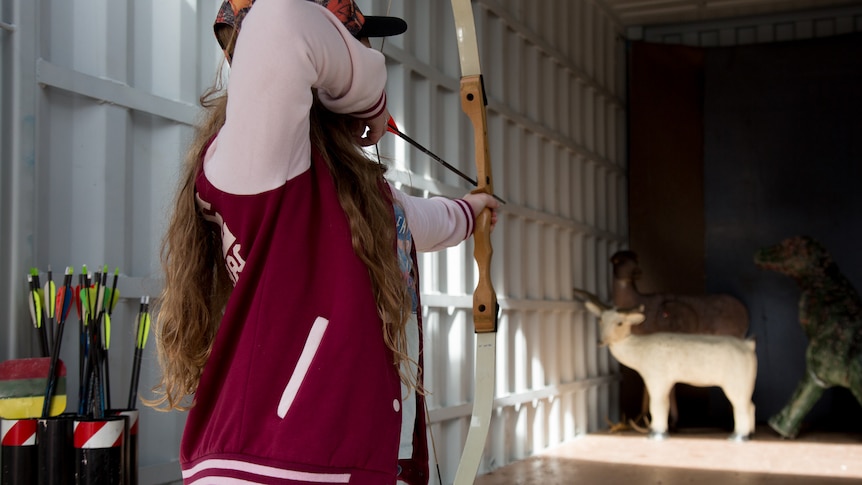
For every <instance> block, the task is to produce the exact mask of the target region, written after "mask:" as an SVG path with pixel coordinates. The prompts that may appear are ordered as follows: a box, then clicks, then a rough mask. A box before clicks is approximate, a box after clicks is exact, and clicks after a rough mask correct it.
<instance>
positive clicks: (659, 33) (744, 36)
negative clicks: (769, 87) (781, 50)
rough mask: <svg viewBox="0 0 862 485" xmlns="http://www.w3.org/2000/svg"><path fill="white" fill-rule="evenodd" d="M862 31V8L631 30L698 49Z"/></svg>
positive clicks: (635, 37) (635, 34)
mask: <svg viewBox="0 0 862 485" xmlns="http://www.w3.org/2000/svg"><path fill="white" fill-rule="evenodd" d="M860 31H862V6H859V5H851V6H847V7H833V8H825V9H820V10H804V11H798V12H787V13H784V14H780V15H778V14H773V15H760V16H755V17H745V18H732V19H726V20H713V21H703V22H690V23H685V24H671V25H657V26H648V27H630V28H629V29H627V31H626V34H627V36H628V38H629V39H632V40H645V41H648V42H657V43H663V44H684V45H690V46H696V47H730V46H734V45H746V44H758V43H762V42H783V41H791V40H804V39H812V38H817V37H829V36H832V35H841V34H849V33H852V32H860Z"/></svg>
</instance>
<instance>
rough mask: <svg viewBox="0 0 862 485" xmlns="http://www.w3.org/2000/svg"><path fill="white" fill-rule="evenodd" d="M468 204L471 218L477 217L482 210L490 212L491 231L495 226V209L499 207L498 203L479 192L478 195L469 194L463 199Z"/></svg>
mask: <svg viewBox="0 0 862 485" xmlns="http://www.w3.org/2000/svg"><path fill="white" fill-rule="evenodd" d="M463 199H464V200H465V201H467V203H468V204H470V208H472V209H473V217H474V218H475V217H478V216H479V213H480V212H482V210H483V209H490V210H491V231H493V230H494V226H495V225H497V207H500V202H499V201H498V200H497V199H495V198H494V197H492V196H491V195H489V194H486V193H484V192H480V193H478V194H474V193H469V194H467V195H465V196H464V197H463Z"/></svg>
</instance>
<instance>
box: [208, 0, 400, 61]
mask: <svg viewBox="0 0 862 485" xmlns="http://www.w3.org/2000/svg"><path fill="white" fill-rule="evenodd" d="M309 1H313V2H315V3H317V4H318V5H321V6H323V7H326V8H327V9H328V10H329V11H330V12H332V13H333V14H335V16H336V17H337V18H338V19H339V20H341V23H342V24H344V27H345V28H347V30H348V31H349V32H350V33H351V34H353V36H354V37H356V38H357V39H359V38H363V37H388V36H391V35H399V34H403V33H404V32H405V31H406V30H407V22H405V21H404V20H402V19H400V18H398V17H386V16H383V17H381V16H372V15H363V14H362V11H360V10H359V7H358V6H357V5H356V2H354V1H353V0H309ZM254 2H255V0H224V2H223V3H222V5H221V8H219V11H218V14H217V15H216V19H215V23H214V24H213V29H214V30H215V32H216V39H217V40H218V42H219V45H220V46H221V48H222V49H225V48H226V45H225V43H224V40H223V38H222V37H220V36H219V35H218V32H219V30H220V29H223V28H225V27H228V28H231V29H236V30H237V32H239V30H240V26H241V24H242V20H243V19H244V18H245V16H246V14H248V11H249V10H251V7H252V6H253V5H254Z"/></svg>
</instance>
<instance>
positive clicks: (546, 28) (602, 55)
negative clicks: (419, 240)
mask: <svg viewBox="0 0 862 485" xmlns="http://www.w3.org/2000/svg"><path fill="white" fill-rule="evenodd" d="M219 3H220V2H219V1H217V0H197V1H196V0H186V1H181V2H167V3H165V2H159V1H158V0H148V1H143V0H135V1H133V0H123V1H117V0H77V1H76V2H74V5H73V4H72V3H69V2H64V1H58V0H41V1H39V2H27V1H25V0H17V1H12V2H4V3H3V7H2V8H0V14H2V16H0V22H2V24H0V28H2V38H0V39H2V46H0V61H2V62H3V66H4V69H3V73H2V75H0V93H2V97H0V108H2V117H0V136H2V140H3V142H4V143H3V145H2V155H3V158H2V160H3V162H2V171H0V186H2V189H3V192H2V202H3V208H2V210H0V216H2V224H3V227H8V228H10V231H9V232H7V233H4V234H3V235H2V236H0V248H2V254H0V257H2V260H3V261H4V267H3V268H4V272H5V273H7V274H6V275H4V279H3V280H2V285H0V289H2V290H3V292H2V294H0V298H2V305H0V306H2V307H3V312H4V313H3V315H4V317H5V318H6V320H8V321H10V322H16V325H15V326H9V328H6V329H4V330H3V332H2V334H3V336H4V343H3V345H2V350H0V352H2V353H0V357H2V358H3V359H6V358H13V357H21V356H26V355H28V354H30V353H31V352H33V351H34V349H35V348H36V346H35V345H34V339H33V335H32V333H33V332H30V331H28V330H27V328H26V327H24V328H22V327H21V325H19V323H21V324H23V322H26V318H25V317H24V316H25V314H26V313H25V312H26V306H25V303H24V293H23V285H24V273H25V271H26V270H27V269H28V268H29V267H31V266H36V267H39V268H40V269H42V270H43V271H44V270H45V269H46V268H47V266H48V265H51V266H52V268H53V269H54V271H55V273H58V272H60V271H61V269H62V268H63V267H65V266H67V265H69V266H74V267H75V269H76V273H77V272H78V271H80V267H81V265H82V264H87V265H89V266H90V268H91V270H92V269H96V268H97V267H100V266H101V265H103V264H107V265H108V266H109V269H110V270H111V271H113V269H114V268H115V267H118V268H119V269H120V272H121V278H120V288H119V289H120V291H121V293H122V296H123V297H124V298H123V300H122V301H121V303H120V305H119V306H118V308H117V310H116V311H115V315H114V322H115V329H114V338H115V341H114V342H112V347H111V348H112V350H111V359H112V375H111V386H112V388H113V389H116V390H115V391H114V392H113V393H112V394H113V396H114V399H115V400H116V401H118V402H123V403H124V402H125V395H126V392H127V390H128V374H129V372H130V367H131V363H130V361H129V356H130V354H131V338H130V337H131V335H132V332H133V328H132V325H131V324H130V322H131V321H132V320H133V318H134V315H135V313H136V311H137V301H138V299H139V298H140V297H141V296H143V295H151V296H155V295H157V294H158V291H159V289H160V268H159V263H158V250H159V243H160V238H161V234H162V231H163V230H164V224H165V218H166V214H167V210H168V207H169V204H170V203H171V197H172V196H173V193H174V189H175V184H176V179H177V176H178V173H179V167H180V160H181V156H182V153H183V151H184V148H185V145H186V143H187V142H188V141H189V138H190V136H191V125H192V124H193V123H194V121H195V119H196V117H197V115H198V108H197V101H198V96H199V94H200V93H201V92H202V91H203V90H204V88H206V87H207V86H209V85H210V84H211V83H212V82H213V80H214V79H215V78H216V75H217V71H218V69H219V68H220V52H219V51H218V49H217V46H216V43H215V42H214V39H213V37H212V19H213V18H214V15H215V12H216V10H217V8H218V5H219ZM391 3H392V5H391V11H390V14H392V15H398V16H402V17H404V18H405V19H406V20H407V22H408V24H409V25H410V29H409V30H408V32H407V33H406V34H405V35H403V36H399V37H396V38H392V39H387V40H386V42H385V45H384V46H383V50H384V52H385V53H387V55H388V58H389V60H388V69H389V86H388V94H389V99H390V111H391V112H392V114H393V116H394V117H395V119H396V121H397V122H398V124H399V126H400V127H401V128H402V130H403V131H404V132H406V133H407V134H409V135H410V136H411V137H413V138H414V139H416V140H417V141H420V142H421V143H423V144H425V145H426V146H427V147H428V148H430V149H431V150H432V151H434V152H435V153H437V154H438V155H440V156H441V157H443V158H444V159H446V160H447V161H449V162H450V163H452V164H453V165H455V166H456V167H458V168H459V169H460V170H461V171H463V172H465V173H468V174H470V173H475V168H474V164H473V160H472V157H473V147H472V143H473V141H472V138H473V137H472V133H471V132H470V125H469V123H468V121H467V119H466V117H465V116H464V115H463V114H462V112H461V109H460V102H459V94H458V89H459V84H458V78H459V75H460V74H459V66H458V53H457V47H456V45H455V41H454V38H455V36H454V22H453V20H452V14H451V9H450V5H449V2H391ZM359 4H360V6H361V7H362V8H363V11H365V12H367V13H372V12H373V13H378V14H380V13H383V12H385V11H386V10H387V8H388V7H389V4H390V2H388V1H385V0H365V1H360V2H359ZM10 5H11V6H10ZM474 7H475V8H474V12H475V16H476V21H477V24H478V28H479V38H480V44H481V48H480V50H481V52H480V55H481V59H482V63H483V70H484V71H485V72H486V81H485V83H486V88H487V90H488V97H489V107H488V111H489V119H488V121H489V140H490V141H491V156H492V161H493V166H494V176H495V185H496V191H497V193H498V194H499V195H500V196H501V197H503V198H504V199H506V201H507V204H506V205H505V207H504V208H503V209H502V211H501V214H500V222H499V224H498V227H497V229H496V231H495V233H494V236H493V240H492V242H493V245H494V248H495V253H494V259H493V269H492V272H493V279H494V286H495V288H496V289H497V291H498V295H499V298H500V303H501V307H502V314H501V318H500V326H499V332H498V337H497V340H498V355H497V363H498V368H497V377H496V403H495V411H494V415H493V418H492V424H491V433H490V437H489V440H488V446H487V447H486V450H485V455H484V459H483V462H482V466H481V469H480V472H486V471H488V470H491V469H494V468H497V467H499V466H502V465H505V464H507V463H509V462H511V461H513V460H517V459H520V458H525V457H527V456H530V455H531V454H534V453H536V452H539V451H541V450H542V449H545V448H547V447H549V446H553V445H555V444H558V443H560V442H561V441H564V440H567V439H571V438H573V437H575V436H577V435H579V434H583V433H586V432H589V431H594V430H596V429H599V428H602V427H604V426H605V421H604V420H605V418H606V417H610V418H614V417H615V415H616V414H617V410H616V388H617V372H616V369H615V367H614V365H613V364H612V361H611V360H610V359H609V357H608V355H607V352H606V351H604V350H600V349H598V348H597V346H596V345H595V341H596V329H595V324H594V320H593V319H592V317H589V316H587V315H586V314H585V312H584V311H583V309H582V307H581V305H580V304H578V303H576V302H575V301H573V299H572V295H571V288H572V287H580V288H587V289H589V290H591V291H595V292H597V293H599V294H600V295H602V296H606V293H607V284H608V280H607V276H606V274H607V257H608V255H609V254H611V253H612V252H613V251H614V250H615V249H616V248H618V247H620V246H621V245H622V244H623V243H624V241H625V238H626V227H627V221H626V214H625V207H626V202H625V191H624V190H622V187H624V186H625V170H626V163H625V159H624V157H625V132H624V126H625V123H624V119H625V114H624V103H625V100H624V92H625V91H624V84H623V82H622V80H623V79H624V75H623V71H622V69H623V67H624V64H623V59H624V53H623V51H622V46H621V45H620V43H619V42H617V40H616V39H617V38H618V37H619V36H620V34H621V27H620V26H619V25H618V24H617V23H615V22H614V21H612V20H611V19H610V18H609V17H608V16H607V15H606V11H605V9H603V8H602V6H601V4H600V3H596V2H595V1H594V0H577V1H565V0H553V1H546V2H527V1H523V0H505V1H504V0H499V1H497V0H481V1H478V2H475V5H474ZM7 15H8V16H7ZM22 26H25V27H26V28H22ZM37 33H38V34H37ZM376 47H377V46H376ZM22 59H23V60H22ZM8 65H12V66H13V69H7V67H6V66H8ZM379 151H380V154H381V156H382V157H384V158H385V159H386V160H387V161H388V162H390V163H391V166H392V167H393V170H392V172H391V178H392V179H393V180H394V181H396V183H397V184H399V185H402V188H404V189H405V190H407V191H410V192H412V193H414V194H419V195H438V194H441V195H447V196H460V195H462V194H464V193H465V192H467V191H468V190H469V188H470V187H469V185H468V184H466V183H465V182H464V181H462V180H461V179H460V178H459V177H457V176H455V175H453V174H452V173H450V172H448V171H447V170H445V169H444V168H442V167H440V166H439V165H437V164H436V163H435V162H433V161H431V160H429V159H428V157H427V156H426V155H424V154H422V153H421V152H419V151H418V150H416V149H415V148H413V147H411V146H409V145H407V144H405V143H404V142H402V141H401V140H399V139H397V138H395V137H391V136H389V137H385V138H384V140H383V141H382V143H381V144H380V146H379ZM420 265H421V270H422V281H421V284H422V290H423V303H424V308H423V314H424V316H425V322H426V333H425V349H426V355H425V362H426V372H425V379H426V386H427V388H428V390H429V391H430V392H431V394H430V395H429V396H428V403H429V412H430V417H431V426H430V428H429V429H430V431H431V433H432V434H433V436H434V439H435V444H436V449H437V452H438V454H439V456H438V457H437V460H439V462H440V469H441V473H442V479H443V482H444V483H450V482H451V481H452V479H453V477H454V474H455V470H456V468H457V464H458V460H459V458H460V455H461V451H462V448H463V445H464V439H465V436H466V433H467V430H468V428H469V415H470V412H471V409H472V400H473V377H472V375H473V374H472V367H473V364H472V363H473V358H474V349H473V339H474V334H473V328H472V318H471V314H470V313H471V307H472V298H471V293H472V291H473V288H474V287H475V284H476V279H477V277H478V276H477V274H476V270H475V263H474V261H473V256H472V241H470V242H467V243H465V244H462V245H461V246H459V247H456V248H452V249H449V250H446V251H441V252H438V253H433V254H425V255H422V256H421V261H420ZM63 345H64V348H67V349H68V348H73V346H74V345H75V343H74V342H72V337H71V333H70V334H68V335H67V338H66V339H65V341H64V344H63ZM73 358H74V354H72V355H70V356H69V357H68V359H69V360H71V359H73ZM144 362H145V363H144V368H143V371H142V376H141V389H144V390H146V389H148V388H149V387H150V386H152V385H153V384H154V383H155V382H156V380H157V376H158V368H157V364H156V362H155V356H154V352H153V346H152V345H150V346H149V347H148V349H147V352H146V354H145V359H144ZM69 385H70V388H72V389H74V388H75V386H77V382H76V380H75V379H74V378H72V379H70V382H69ZM73 394H74V393H73ZM142 411H143V414H142V418H141V419H142V424H143V425H144V428H143V430H142V433H141V437H140V438H141V455H140V460H141V465H142V467H143V468H142V470H141V483H168V482H171V481H175V480H178V479H179V474H178V470H179V467H178V465H177V463H176V457H177V451H178V444H179V439H180V436H181V430H182V427H183V422H184V414H182V413H168V414H164V413H156V412H154V411H152V410H150V409H148V408H143V409H142ZM432 459H433V458H432ZM432 469H433V467H432ZM434 473H435V474H436V472H434ZM436 480H437V477H436V476H435V477H432V482H436Z"/></svg>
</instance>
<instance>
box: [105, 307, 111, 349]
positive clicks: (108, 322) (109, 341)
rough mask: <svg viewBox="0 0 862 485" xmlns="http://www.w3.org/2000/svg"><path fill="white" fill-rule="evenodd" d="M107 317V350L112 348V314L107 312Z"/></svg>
mask: <svg viewBox="0 0 862 485" xmlns="http://www.w3.org/2000/svg"><path fill="white" fill-rule="evenodd" d="M104 319H105V350H108V349H109V348H111V316H110V315H108V314H107V313H106V314H105V315H104Z"/></svg>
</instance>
